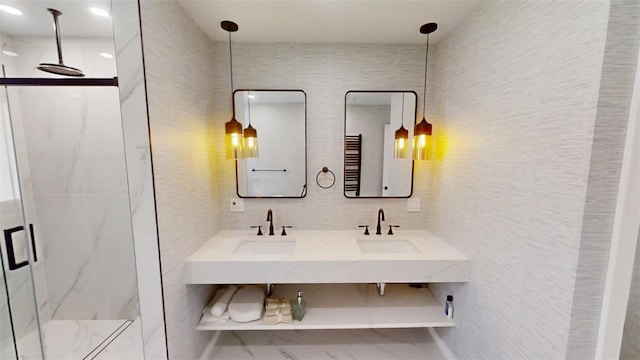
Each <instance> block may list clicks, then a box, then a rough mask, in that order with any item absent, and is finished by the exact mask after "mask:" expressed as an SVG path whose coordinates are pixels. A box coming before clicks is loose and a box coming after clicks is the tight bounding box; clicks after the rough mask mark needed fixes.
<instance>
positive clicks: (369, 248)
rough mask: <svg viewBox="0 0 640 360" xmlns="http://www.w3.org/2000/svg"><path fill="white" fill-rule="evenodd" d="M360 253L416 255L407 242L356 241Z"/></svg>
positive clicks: (413, 248) (398, 240)
mask: <svg viewBox="0 0 640 360" xmlns="http://www.w3.org/2000/svg"><path fill="white" fill-rule="evenodd" d="M356 242H357V243H358V247H360V251H362V252H363V253H365V254H416V253H418V250H416V248H415V247H413V245H411V243H410V242H408V241H407V240H400V239H397V240H356Z"/></svg>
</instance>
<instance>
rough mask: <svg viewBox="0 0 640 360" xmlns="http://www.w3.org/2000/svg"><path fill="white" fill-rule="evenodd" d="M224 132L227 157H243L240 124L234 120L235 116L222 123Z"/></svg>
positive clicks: (235, 158)
mask: <svg viewBox="0 0 640 360" xmlns="http://www.w3.org/2000/svg"><path fill="white" fill-rule="evenodd" d="M224 133H225V136H224V145H225V149H226V153H227V159H229V160H237V159H244V151H243V140H244V136H243V135H242V124H240V123H239V122H238V120H236V118H235V116H234V117H233V118H232V119H231V120H229V121H227V122H226V123H225V124H224Z"/></svg>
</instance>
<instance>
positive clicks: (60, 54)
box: [47, 9, 64, 65]
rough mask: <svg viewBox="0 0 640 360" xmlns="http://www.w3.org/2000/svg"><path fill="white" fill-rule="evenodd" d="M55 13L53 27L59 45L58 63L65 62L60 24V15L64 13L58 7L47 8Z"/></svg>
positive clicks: (52, 13)
mask: <svg viewBox="0 0 640 360" xmlns="http://www.w3.org/2000/svg"><path fill="white" fill-rule="evenodd" d="M47 10H49V12H50V13H51V15H53V28H54V30H55V32H56V45H57V46H58V64H61V65H62V64H64V61H63V60H62V40H61V39H60V25H58V16H60V15H62V13H61V12H60V11H58V10H56V9H47Z"/></svg>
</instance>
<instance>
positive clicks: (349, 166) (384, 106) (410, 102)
mask: <svg viewBox="0 0 640 360" xmlns="http://www.w3.org/2000/svg"><path fill="white" fill-rule="evenodd" d="M416 98H417V95H416V93H415V92H414V91H348V92H347V93H346V95H345V110H344V196H345V197H347V198H408V197H411V194H412V193H413V160H412V158H411V141H410V139H412V138H413V127H414V125H415V119H416V105H417V102H416ZM400 126H404V128H405V129H407V130H408V132H409V138H408V139H409V141H408V142H407V144H406V146H408V154H409V156H408V157H406V158H395V157H394V142H395V141H394V140H395V131H396V130H398V129H399V128H400Z"/></svg>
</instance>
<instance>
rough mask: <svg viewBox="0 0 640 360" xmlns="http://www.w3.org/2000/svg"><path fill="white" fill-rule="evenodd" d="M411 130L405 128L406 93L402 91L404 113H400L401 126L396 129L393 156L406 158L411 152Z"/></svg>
mask: <svg viewBox="0 0 640 360" xmlns="http://www.w3.org/2000/svg"><path fill="white" fill-rule="evenodd" d="M408 148H409V130H407V129H405V128H404V93H402V113H401V115H400V128H399V129H398V130H396V137H395V147H394V152H393V157H394V158H397V159H404V158H406V157H407V153H408V152H409V149H408Z"/></svg>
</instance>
